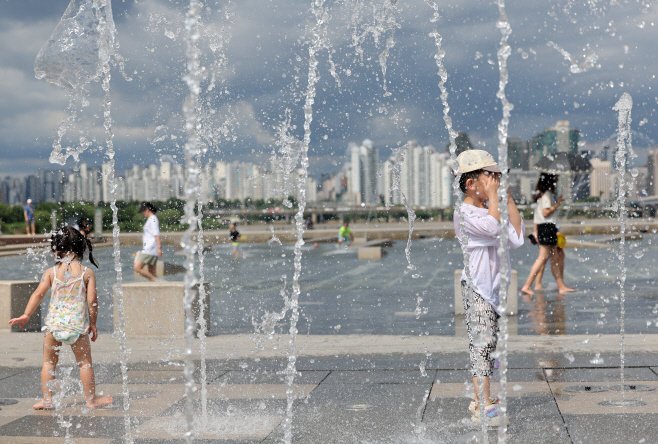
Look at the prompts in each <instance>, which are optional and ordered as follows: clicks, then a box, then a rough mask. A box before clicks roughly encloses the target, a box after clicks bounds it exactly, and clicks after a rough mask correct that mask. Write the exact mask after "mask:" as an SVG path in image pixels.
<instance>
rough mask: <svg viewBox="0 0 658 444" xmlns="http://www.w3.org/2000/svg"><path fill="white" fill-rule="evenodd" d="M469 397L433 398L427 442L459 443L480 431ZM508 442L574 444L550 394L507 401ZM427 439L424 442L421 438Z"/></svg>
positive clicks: (492, 435) (492, 437)
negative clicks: (508, 419)
mask: <svg viewBox="0 0 658 444" xmlns="http://www.w3.org/2000/svg"><path fill="white" fill-rule="evenodd" d="M469 402H470V401H469V400H468V399H467V398H434V400H430V402H429V403H428V404H427V408H426V409H425V415H424V418H423V424H424V425H425V428H426V433H425V438H426V442H442V443H443V442H445V443H454V442H459V439H460V438H461V437H464V436H465V435H467V434H469V433H476V432H478V431H479V430H480V426H479V425H475V424H473V423H472V422H471V419H470V416H471V415H470V412H469V411H468V404H469ZM508 411H509V417H510V425H509V427H508V438H509V439H508V441H507V442H508V443H514V444H517V443H518V444H528V443H533V444H571V440H570V439H569V436H568V434H567V431H566V429H565V428H564V426H563V423H562V418H561V417H560V413H559V411H558V410H557V407H556V405H555V402H553V400H552V399H551V398H550V397H539V398H536V397H516V398H510V399H509V403H508ZM497 433H498V429H497V428H493V427H492V428H489V433H488V435H489V442H490V443H492V444H493V443H496V442H498V440H497ZM421 442H425V441H421Z"/></svg>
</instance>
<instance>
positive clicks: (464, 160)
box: [457, 150, 500, 174]
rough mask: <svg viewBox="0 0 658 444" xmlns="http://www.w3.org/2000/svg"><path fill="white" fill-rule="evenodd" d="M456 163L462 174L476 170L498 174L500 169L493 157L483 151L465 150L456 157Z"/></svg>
mask: <svg viewBox="0 0 658 444" xmlns="http://www.w3.org/2000/svg"><path fill="white" fill-rule="evenodd" d="M457 163H458V165H459V172H460V173H462V174H464V173H470V172H471V171H477V170H485V171H491V172H492V173H500V167H499V166H498V164H497V163H496V161H495V160H494V158H493V156H492V155H491V154H489V153H487V152H486V151H483V150H466V151H464V152H462V153H461V154H460V155H459V156H457Z"/></svg>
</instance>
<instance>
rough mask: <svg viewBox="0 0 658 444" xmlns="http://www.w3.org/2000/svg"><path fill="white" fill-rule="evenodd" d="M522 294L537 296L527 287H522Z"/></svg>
mask: <svg viewBox="0 0 658 444" xmlns="http://www.w3.org/2000/svg"><path fill="white" fill-rule="evenodd" d="M521 293H525V294H531V295H532V294H535V292H534V291H532V290H531V289H530V287H526V286H523V287H521Z"/></svg>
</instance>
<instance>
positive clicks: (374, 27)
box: [339, 0, 400, 97]
mask: <svg viewBox="0 0 658 444" xmlns="http://www.w3.org/2000/svg"><path fill="white" fill-rule="evenodd" d="M362 5H363V2H361V1H355V2H354V6H353V9H352V13H351V25H352V27H353V28H354V29H353V31H352V44H351V45H350V46H351V47H352V48H354V52H355V54H356V56H357V57H358V58H359V60H360V62H361V63H363V55H364V51H363V48H362V47H361V45H363V43H364V42H365V40H366V37H367V36H368V35H372V39H373V40H374V43H375V45H379V38H380V37H381V36H382V34H385V33H387V32H388V33H390V34H389V36H388V38H387V39H386V42H385V43H384V50H383V51H382V52H381V53H380V54H379V57H378V61H379V66H380V68H381V70H382V88H383V89H384V97H389V96H391V95H392V94H391V92H390V91H388V87H387V85H386V70H387V62H388V56H389V54H390V50H391V49H392V48H393V47H394V46H395V30H396V29H397V28H400V25H399V24H398V23H397V19H396V14H397V13H398V7H397V0H383V1H373V2H372V3H371V5H370V7H371V8H372V11H373V16H372V22H370V23H362V19H361V7H362ZM359 28H361V32H359ZM339 86H340V84H339Z"/></svg>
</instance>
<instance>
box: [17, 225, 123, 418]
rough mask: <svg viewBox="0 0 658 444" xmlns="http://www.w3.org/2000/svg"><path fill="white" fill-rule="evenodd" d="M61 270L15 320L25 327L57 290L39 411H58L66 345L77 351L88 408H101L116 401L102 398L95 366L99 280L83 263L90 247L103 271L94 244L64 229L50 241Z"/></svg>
mask: <svg viewBox="0 0 658 444" xmlns="http://www.w3.org/2000/svg"><path fill="white" fill-rule="evenodd" d="M50 244H51V248H52V250H53V252H54V255H55V262H56V265H55V266H54V267H53V268H50V269H48V270H47V271H46V272H45V273H44V274H43V277H42V278H41V283H40V284H39V287H37V289H36V290H35V291H34V293H32V296H31V297H30V300H29V302H28V303H27V307H26V308H25V313H23V315H22V316H20V317H18V318H14V319H12V320H10V321H9V324H11V325H14V324H19V325H20V326H21V327H22V326H23V325H25V324H26V323H27V321H29V319H30V317H31V316H32V313H34V311H35V310H36V309H37V307H38V306H39V304H40V303H41V301H42V300H43V298H44V296H45V295H46V293H47V292H48V289H51V293H50V305H49V306H48V315H47V316H46V322H45V323H46V326H45V327H44V331H45V336H44V339H43V368H42V370H41V389H42V391H43V399H42V400H41V401H39V402H38V403H36V404H35V405H34V406H33V408H34V410H52V409H53V408H54V407H53V403H52V396H53V394H52V390H51V388H50V385H49V384H48V383H49V382H50V381H52V380H53V379H55V369H56V367H57V362H58V360H59V351H60V349H61V347H62V343H64V344H68V345H70V346H71V350H73V354H74V355H75V360H76V362H77V364H78V367H79V368H80V379H81V380H82V385H83V387H84V391H85V397H86V398H87V408H89V409H96V408H99V407H103V406H107V405H110V404H112V397H111V396H109V395H106V396H96V384H95V380H94V369H93V368H92V365H91V348H90V343H89V339H90V336H91V340H92V341H96V338H97V337H98V332H97V331H96V317H97V315H98V303H97V301H96V276H95V275H94V272H93V271H91V270H90V269H88V268H87V267H85V266H83V265H82V264H81V263H80V261H81V260H82V257H83V255H84V252H85V249H86V248H89V261H90V262H91V263H92V264H94V265H95V266H96V268H98V265H97V264H96V262H95V261H94V257H93V255H92V253H91V250H92V248H91V242H89V240H87V239H85V237H84V236H83V235H82V234H80V232H79V231H78V230H76V229H74V228H72V227H63V228H61V229H60V230H59V231H58V232H57V233H56V234H53V235H52V237H51V240H50Z"/></svg>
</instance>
